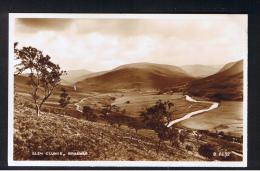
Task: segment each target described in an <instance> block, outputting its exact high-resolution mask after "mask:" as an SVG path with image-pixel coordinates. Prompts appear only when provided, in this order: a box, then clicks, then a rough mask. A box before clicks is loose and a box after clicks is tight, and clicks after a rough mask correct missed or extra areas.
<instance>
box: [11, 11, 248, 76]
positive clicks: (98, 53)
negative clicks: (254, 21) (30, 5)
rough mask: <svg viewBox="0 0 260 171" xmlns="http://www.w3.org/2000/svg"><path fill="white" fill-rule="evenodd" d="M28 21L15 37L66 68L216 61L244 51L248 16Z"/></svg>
mask: <svg viewBox="0 0 260 171" xmlns="http://www.w3.org/2000/svg"><path fill="white" fill-rule="evenodd" d="M30 20H31V19H27V20H26V21H25V20H24V19H19V20H18V22H16V24H15V41H18V42H19V43H20V46H28V45H31V46H35V47H36V48H39V49H41V50H42V51H43V52H45V53H46V54H49V55H50V56H52V59H53V61H54V62H57V63H59V64H60V65H61V67H63V68H64V69H66V70H70V69H88V70H92V71H101V70H108V69H112V68H114V67H117V66H119V65H122V64H126V63H133V62H154V63H164V64H172V65H186V64H206V65H216V64H225V63H227V62H230V61H234V60H239V59H241V58H243V57H245V56H246V55H247V17H246V15H173V17H172V18H171V19H169V18H168V19H44V20H43V19H32V21H30ZM38 20H40V21H38Z"/></svg>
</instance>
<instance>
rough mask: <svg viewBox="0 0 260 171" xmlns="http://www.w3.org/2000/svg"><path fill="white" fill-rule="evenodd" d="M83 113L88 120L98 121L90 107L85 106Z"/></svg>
mask: <svg viewBox="0 0 260 171" xmlns="http://www.w3.org/2000/svg"><path fill="white" fill-rule="evenodd" d="M82 112H83V115H84V117H85V118H86V119H87V120H90V121H95V120H96V119H97V116H96V115H95V114H94V110H93V109H92V108H91V107H89V106H84V107H83V110H82Z"/></svg>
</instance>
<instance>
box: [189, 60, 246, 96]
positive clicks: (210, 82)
mask: <svg viewBox="0 0 260 171" xmlns="http://www.w3.org/2000/svg"><path fill="white" fill-rule="evenodd" d="M188 92H189V94H192V95H195V96H199V97H208V98H211V99H215V100H242V99H243V61H242V60H241V61H238V62H236V63H235V64H233V65H232V66H229V65H226V66H224V69H223V71H221V72H219V73H217V74H214V75H212V76H209V77H206V78H203V79H199V80H195V81H193V82H192V83H191V85H190V87H189V90H188Z"/></svg>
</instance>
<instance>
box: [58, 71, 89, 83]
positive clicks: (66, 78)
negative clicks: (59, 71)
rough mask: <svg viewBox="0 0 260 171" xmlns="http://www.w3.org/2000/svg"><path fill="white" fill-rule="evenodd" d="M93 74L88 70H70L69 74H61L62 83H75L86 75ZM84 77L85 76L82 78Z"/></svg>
mask: <svg viewBox="0 0 260 171" xmlns="http://www.w3.org/2000/svg"><path fill="white" fill-rule="evenodd" d="M88 74H91V72H90V71H88V70H83V69H82V70H70V71H67V74H66V75H65V74H64V75H62V76H61V84H63V85H73V84H74V83H76V82H77V81H80V80H82V79H84V76H86V75H88ZM82 77H83V78H82Z"/></svg>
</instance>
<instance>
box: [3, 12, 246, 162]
mask: <svg viewBox="0 0 260 171" xmlns="http://www.w3.org/2000/svg"><path fill="white" fill-rule="evenodd" d="M247 22H248V21H247V15H245V14H26V13H24V14H18V13H17V14H15V13H13V14H9V92H8V93H9V95H8V97H9V109H8V111H9V114H8V124H9V127H8V131H9V134H8V135H9V137H8V138H9V139H8V145H9V146H8V162H9V164H10V165H13V166H16V165H18V166H19V165H20V166H21V165H30V166H41V165H46V166H48V165H50V166H65V165H66V166H148V167H149V166H173V167H175V166H176V167H180V166H181V167H190V166H197V167H200V166H204V167H205V166H207V167H216V166H217V167H225V166H230V167H241V166H242V167H246V166H247V59H248V49H247V47H248V28H247V27H248V26H247Z"/></svg>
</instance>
